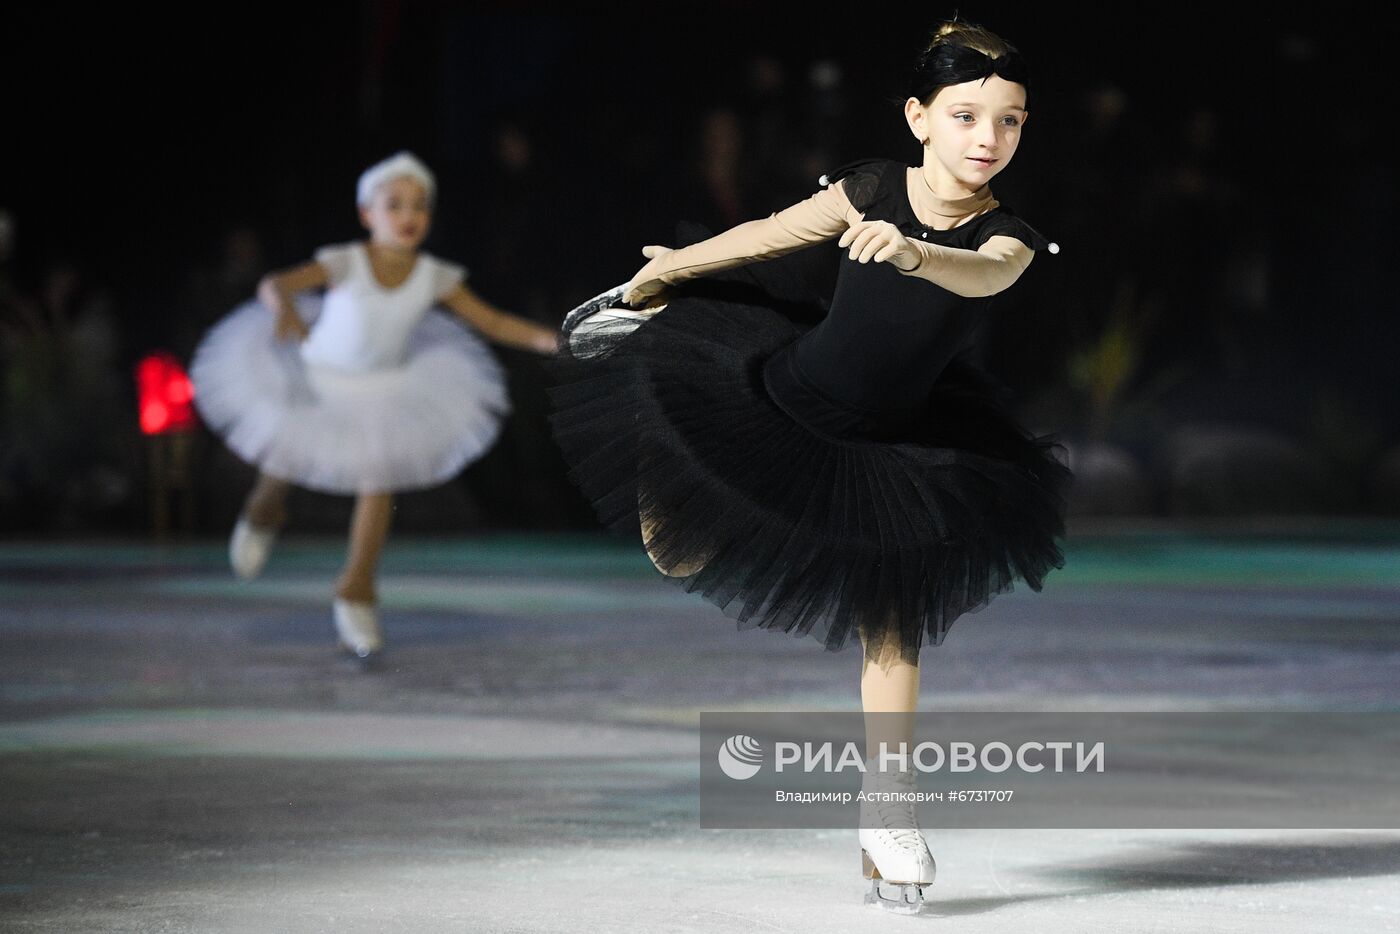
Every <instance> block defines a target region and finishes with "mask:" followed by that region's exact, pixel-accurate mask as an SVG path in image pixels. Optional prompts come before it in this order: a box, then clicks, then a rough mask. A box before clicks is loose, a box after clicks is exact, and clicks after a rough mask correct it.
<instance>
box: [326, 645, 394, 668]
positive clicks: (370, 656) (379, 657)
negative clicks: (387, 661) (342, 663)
mask: <svg viewBox="0 0 1400 934" xmlns="http://www.w3.org/2000/svg"><path fill="white" fill-rule="evenodd" d="M336 647H337V648H339V649H340V654H341V656H342V657H343V658H344V659H345V660H346V661H347V662H348V663H349V664H351V665H352V666H354V668H355V669H356V670H358V671H378V670H380V668H382V667H383V664H384V650H383V649H375V650H374V651H370V652H366V651H363V650H360V649H356V648H355V647H354V646H352V645H350V644H348V643H346V642H344V641H340V642H337V643H336Z"/></svg>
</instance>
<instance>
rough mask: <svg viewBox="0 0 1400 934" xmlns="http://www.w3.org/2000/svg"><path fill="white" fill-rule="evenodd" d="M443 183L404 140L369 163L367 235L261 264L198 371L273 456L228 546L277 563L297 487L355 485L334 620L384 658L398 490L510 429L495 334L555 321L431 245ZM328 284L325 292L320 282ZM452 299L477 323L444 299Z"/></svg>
mask: <svg viewBox="0 0 1400 934" xmlns="http://www.w3.org/2000/svg"><path fill="white" fill-rule="evenodd" d="M435 192H436V183H435V180H434V177H433V174H432V173H431V172H430V171H429V170H428V168H427V166H425V165H424V164H423V163H422V162H421V161H419V160H418V159H417V158H416V157H415V156H413V155H412V154H410V153H407V152H400V153H398V154H396V155H394V156H392V157H390V158H388V159H386V160H384V161H383V162H380V163H378V164H376V165H374V166H371V167H370V168H369V169H367V170H366V171H365V172H364V173H363V174H362V175H361V176H360V179H359V184H358V187H357V201H358V206H359V213H360V220H361V222H362V224H363V225H364V227H365V229H366V230H367V231H368V233H369V236H368V239H366V240H360V241H353V242H349V243H344V244H339V245H333V246H326V247H323V248H321V249H319V250H317V251H316V254H315V259H314V260H312V261H311V262H308V263H304V264H302V265H299V266H295V267H293V268H290V269H286V270H283V271H280V272H276V273H272V274H269V275H267V276H266V277H264V278H263V279H262V281H261V282H260V284H259V286H258V297H257V299H256V300H254V301H249V302H247V303H245V304H243V305H241V306H239V307H238V308H237V309H235V310H234V311H233V312H232V313H230V314H229V315H228V316H227V317H226V318H224V319H223V320H222V321H220V322H219V323H218V324H217V325H215V326H214V327H213V328H211V329H210V331H209V333H208V334H207V335H206V336H205V337H204V339H203V340H202V341H201V342H200V344H199V346H198V348H197V349H196V351H195V355H194V360H193V362H192V364H191V368H190V375H191V378H192V379H193V381H194V384H195V401H196V405H197V406H198V408H199V411H200V414H201V415H202V416H203V417H204V419H205V421H206V422H207V423H208V425H209V426H210V427H211V428H212V429H213V430H214V431H215V432H217V433H218V434H219V435H220V436H221V437H222V438H223V439H224V441H225V443H227V444H228V446H229V447H230V449H232V450H233V451H234V452H235V453H236V454H237V455H238V456H239V457H241V458H242V459H243V460H245V461H247V462H248V463H249V464H252V465H254V466H256V467H257V468H258V476H257V480H256V482H255V484H254V486H253V489H252V491H251V492H250V493H249V495H248V497H247V499H246V501H245V502H244V506H243V509H242V512H241V514H240V515H239V517H238V520H237V522H236V523H235V526H234V530H233V534H232V537H231V539H230V542H229V560H230V562H231V564H232V566H233V570H234V571H235V573H237V574H238V575H239V576H240V577H243V578H245V579H246V578H252V577H256V576H257V575H258V574H259V573H260V572H261V571H262V569H263V567H264V565H265V563H266V562H267V559H268V554H269V552H270V551H271V549H272V546H273V543H274V541H275V539H276V536H277V534H278V532H279V530H280V529H281V528H282V527H283V526H284V525H285V523H286V521H287V511H286V499H287V494H288V492H289V490H290V489H291V487H292V486H301V487H305V488H307V489H311V490H317V491H320V492H325V493H336V494H349V495H353V496H355V509H354V515H353V519H352V522H351V528H350V542H349V548H348V553H347V557H346V563H345V566H344V569H343V571H342V572H341V575H340V578H339V580H338V581H337V583H336V588H335V598H334V601H333V613H332V616H333V620H334V624H335V629H336V632H337V634H338V636H339V640H340V644H341V645H342V646H343V647H344V648H345V649H347V650H348V651H349V652H351V653H352V654H353V655H354V656H355V657H356V658H357V659H359V660H360V661H362V662H364V663H369V662H370V661H372V660H373V659H375V658H377V657H378V655H379V653H380V652H381V651H382V648H383V645H384V637H383V632H382V629H381V626H380V623H379V618H378V609H377V604H378V597H377V593H376V589H375V575H376V568H377V566H378V562H379V557H380V553H381V551H382V549H383V545H384V541H385V538H386V536H387V535H388V530H389V525H390V518H391V514H392V510H393V494H394V493H395V492H399V491H406V490H415V489H423V488H426V487H431V486H435V485H437V484H440V483H444V482H446V481H447V480H449V479H451V478H452V477H453V476H455V475H456V474H457V473H458V472H460V471H461V470H462V469H463V468H464V467H465V466H466V465H467V464H469V463H471V462H472V461H474V460H476V459H478V458H480V457H481V456H482V455H483V454H484V453H485V452H486V451H487V450H489V449H490V447H491V445H492V444H493V443H494V442H495V441H496V439H497V437H498V436H499V433H500V430H501V422H502V419H504V418H505V416H506V415H508V414H509V413H510V412H511V410H512V408H511V403H510V400H509V395H508V393H507V391H506V386H505V381H504V377H503V372H502V369H501V367H500V364H499V362H498V361H497V360H496V358H495V357H494V355H493V354H492V353H491V351H490V349H489V348H488V347H487V346H486V344H485V343H484V342H483V341H482V340H481V339H480V337H478V336H477V335H478V334H480V335H481V336H484V337H485V338H487V339H488V340H490V341H493V342H496V343H498V344H501V345H504V346H508V347H518V348H522V349H526V350H531V351H535V352H537V353H540V354H545V355H548V354H552V353H554V351H555V349H556V346H557V333H556V331H555V330H554V329H552V328H547V327H544V326H542V325H539V324H535V323H533V322H530V321H528V320H526V319H524V318H522V317H519V316H517V315H513V314H510V313H507V312H504V311H502V310H500V309H498V308H496V307H494V306H492V305H491V304H489V303H488V302H486V301H484V300H483V299H482V298H481V297H480V296H478V295H477V294H476V293H475V292H474V291H473V290H472V289H471V288H469V287H468V286H467V285H466V284H465V283H464V281H463V279H464V277H465V275H466V270H465V269H463V268H462V267H461V266H458V265H455V264H453V263H449V262H446V261H444V260H441V259H439V258H437V257H435V256H432V255H431V254H429V253H427V252H425V251H423V250H421V249H420V246H421V244H422V243H423V241H424V238H425V237H426V236H427V234H428V229H429V225H430V223H431V221H432V217H433V203H434V197H435ZM318 288H325V289H326V292H325V295H324V298H323V299H322V298H321V297H320V296H318V295H317V294H315V293H314V292H309V291H308V290H313V289H318ZM435 305H442V306H445V307H446V308H447V309H449V310H450V311H452V312H453V313H455V315H456V316H458V317H459V318H461V319H462V320H463V321H465V322H466V323H467V324H469V325H470V327H463V326H461V325H460V324H458V323H456V322H454V321H452V320H451V319H449V318H448V317H447V316H445V315H442V314H438V313H435V312H434V311H433V309H434V306H435Z"/></svg>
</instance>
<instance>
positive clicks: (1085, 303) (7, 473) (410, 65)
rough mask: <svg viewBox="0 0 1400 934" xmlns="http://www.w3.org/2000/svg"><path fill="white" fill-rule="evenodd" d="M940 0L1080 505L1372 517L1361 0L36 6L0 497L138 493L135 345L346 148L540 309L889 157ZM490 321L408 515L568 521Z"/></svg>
mask: <svg viewBox="0 0 1400 934" xmlns="http://www.w3.org/2000/svg"><path fill="white" fill-rule="evenodd" d="M1200 9H1205V8H1200ZM955 11H956V12H960V13H961V15H962V16H963V17H964V18H966V19H970V20H973V21H975V22H979V23H981V24H983V25H985V26H987V27H988V28H990V29H992V30H993V31H995V32H997V33H998V34H1000V35H1002V36H1003V37H1004V38H1005V39H1007V40H1008V41H1010V42H1012V43H1013V44H1015V45H1017V46H1018V47H1019V48H1020V49H1021V51H1022V52H1023V54H1024V55H1025V57H1026V58H1027V60H1028V62H1029V64H1030V67H1031V82H1032V83H1031V87H1030V93H1029V100H1028V108H1029V110H1030V112H1031V116H1030V119H1029V120H1028V122H1027V125H1026V131H1025V134H1024V137H1023V141H1022V144H1021V147H1020V149H1019V151H1018V153H1017V156H1016V158H1015V160H1014V162H1013V163H1012V164H1011V165H1010V166H1009V167H1008V168H1006V169H1005V170H1003V172H1002V173H1001V174H1000V175H998V176H997V177H996V179H995V180H994V182H993V189H994V191H995V192H996V195H997V197H998V198H999V200H1001V201H1002V202H1003V203H1005V204H1007V205H1009V206H1011V207H1013V208H1014V209H1015V210H1016V211H1017V212H1018V213H1019V214H1021V215H1022V216H1024V217H1025V218H1027V219H1028V220H1029V221H1030V222H1031V223H1032V224H1034V225H1035V226H1036V227H1037V228H1038V229H1040V230H1041V231H1042V232H1044V233H1045V234H1046V235H1047V236H1049V237H1050V239H1051V240H1054V241H1056V242H1057V243H1059V244H1060V246H1061V252H1060V253H1059V254H1058V255H1051V254H1047V253H1041V254H1040V255H1039V256H1038V257H1037V260H1036V262H1035V263H1034V264H1033V266H1032V267H1031V268H1030V270H1028V272H1027V273H1026V274H1025V276H1024V277H1023V279H1022V280H1021V281H1020V282H1018V283H1017V285H1016V287H1014V288H1013V289H1012V290H1010V291H1009V292H1008V293H1006V294H1005V295H1003V296H1002V298H1001V300H1000V302H999V305H998V306H997V308H996V310H995V313H994V315H993V316H992V317H991V318H990V319H989V320H988V322H987V324H986V328H985V331H984V334H983V335H982V347H983V353H984V359H985V362H986V363H987V365H988V366H989V367H991V368H992V369H994V370H995V371H996V372H997V373H998V374H999V375H1000V376H1001V377H1002V378H1003V379H1005V380H1006V381H1007V382H1008V383H1009V384H1010V385H1011V386H1012V387H1013V388H1014V389H1015V390H1016V391H1017V392H1018V394H1019V396H1018V397H1019V399H1020V403H1019V404H1020V405H1021V414H1022V415H1023V417H1024V419H1025V421H1026V423H1027V424H1028V426H1030V427H1032V428H1034V429H1036V430H1037V431H1041V432H1051V431H1053V432H1056V433H1058V434H1059V435H1061V436H1062V437H1063V438H1064V439H1065V440H1066V441H1067V442H1068V443H1069V447H1070V452H1071V455H1072V457H1073V458H1074V465H1075V467H1076V471H1077V473H1078V474H1079V475H1080V477H1081V483H1080V485H1079V487H1078V489H1077V492H1076V496H1077V500H1076V502H1075V503H1074V509H1075V510H1076V512H1078V513H1080V514H1104V513H1107V514H1128V515H1197V514H1232V513H1273V512H1317V513H1331V514H1338V513H1341V514H1357V515H1367V514H1378V513H1379V514H1396V513H1400V405H1397V402H1400V388H1398V387H1400V383H1398V382H1397V378H1396V360H1397V355H1398V354H1400V316H1397V309H1396V301H1395V299H1394V298H1393V297H1392V294H1393V292H1392V289H1393V286H1391V284H1390V282H1389V281H1388V273H1389V271H1390V268H1391V265H1392V262H1391V260H1392V257H1394V256H1395V255H1396V250H1395V248H1396V233H1395V231H1396V224H1395V203H1396V188H1395V172H1394V155H1393V153H1392V152H1390V151H1388V149H1387V147H1386V145H1385V143H1384V141H1385V140H1387V139H1388V138H1389V134H1390V132H1391V123H1392V107H1391V106H1390V104H1391V101H1390V98H1391V95H1392V90H1393V88H1392V85H1393V81H1391V80H1390V79H1389V77H1388V76H1387V75H1386V74H1385V73H1384V71H1385V65H1386V64H1387V56H1388V55H1389V54H1391V53H1390V50H1391V49H1393V48H1394V40H1395V38H1396V37H1395V35H1394V33H1393V31H1390V30H1388V29H1383V28H1382V27H1381V25H1380V24H1379V23H1377V22H1373V21H1370V20H1368V19H1366V18H1365V17H1364V16H1362V15H1360V13H1361V12H1362V8H1361V7H1359V6H1358V7H1355V8H1349V7H1344V6H1338V5H1330V6H1329V7H1327V8H1326V10H1325V11H1320V10H1318V9H1316V8H1311V9H1309V10H1307V11H1305V12H1301V13H1300V15H1297V16H1294V15H1290V13H1289V11H1288V9H1287V8H1285V7H1280V6H1277V5H1258V6H1250V5H1238V6H1233V5H1231V6H1225V7H1212V8H1210V11H1209V15H1208V16H1205V15H1202V14H1201V13H1200V12H1199V11H1198V10H1197V8H1195V7H1188V6H1185V5H1168V4H1141V3H1140V4H1133V5H1114V6H1104V7H1102V8H1099V7H1093V8H1090V7H1085V6H1079V7H1074V6H1068V5H1064V4H1045V3H1029V4H1024V5H1023V4H1008V3H996V4H991V3H986V4H961V5H944V4H936V3H920V4H878V5H857V6H848V7H840V8H837V7H830V8H828V7H822V6H817V5H778V4H769V5H760V4H739V3H706V4H703V5H700V4H696V5H691V4H666V5H653V6H649V7H644V8H637V9H636V10H631V11H626V10H623V9H621V8H616V7H612V8H609V7H604V6H601V5H598V6H589V5H577V4H574V5H567V6H566V5H558V6H550V5H543V4H451V3H430V2H417V3H414V2H400V3H394V2H383V0H380V2H373V0H362V2H357V3H338V4H322V5H288V6H283V7H276V8H274V7H270V6H269V7H259V6H257V5H241V4H240V5H223V4H210V5H205V6H202V7H199V8H196V7H193V6H191V7H189V8H188V11H187V13H186V14H184V15H182V16H175V17H172V16H170V15H158V14H157V13H156V12H155V11H154V10H144V11H143V10H141V9H138V8H135V7H132V6H127V5H108V6H106V7H105V8H100V9H93V8H90V7H86V6H73V7H66V6H63V5H45V6H42V7H38V6H35V5H28V4H27V5H25V6H24V7H23V8H21V9H19V10H18V11H17V12H13V11H12V12H7V13H6V14H5V16H6V20H7V24H6V30H5V32H6V44H7V45H9V46H10V47H11V49H10V51H9V53H8V54H6V55H4V56H3V57H0V58H2V59H3V60H0V69H3V72H2V73H0V74H2V75H3V77H2V78H0V80H2V81H3V88H4V98H3V118H4V125H5V127H6V133H5V134H4V137H5V142H4V143H3V145H2V146H0V151H3V154H4V155H3V158H4V167H5V170H4V172H3V173H0V212H3V214H4V217H5V220H3V221H0V228H3V229H2V230H0V264H2V265H0V315H3V318H2V319H0V320H3V331H0V339H3V345H0V352H2V353H3V358H0V359H2V360H3V366H4V368H5V369H4V382H3V385H2V386H0V391H3V393H4V397H3V406H4V407H3V410H0V418H3V421H0V533H15V534H35V533H49V532H52V533H72V532H84V531H141V530H145V529H148V528H149V527H150V526H151V523H152V521H153V520H152V516H153V511H152V510H153V506H154V504H155V500H156V499H157V498H159V497H161V496H165V495H167V494H165V493H159V492H153V487H152V485H151V463H152V461H151V457H152V451H151V449H150V447H149V444H148V443H147V442H146V441H145V440H143V439H142V438H141V437H140V435H139V433H138V432H137V430H136V420H135V411H136V409H135V390H134V383H133V380H132V376H131V374H132V367H133V366H134V365H135V362H136V361H137V360H138V359H139V358H140V357H141V356H142V355H143V354H145V353H147V352H150V351H152V350H157V349H166V350H170V351H172V352H174V353H175V354H176V355H177V356H179V357H180V358H181V359H182V360H184V361H186V362H187V361H188V359H189V356H190V354H191V352H192V351H193V349H194V346H195V344H196V342H197V341H198V339H199V337H200V335H201V334H202V333H203V332H204V330H206V329H207V328H208V327H209V326H210V325H212V324H213V323H214V322H215V321H217V320H218V319H219V317H220V316H222V315H223V314H225V313H227V312H228V311H229V310H230V309H231V308H232V307H233V306H234V305H236V304H238V303H239V302H241V301H243V300H245V299H246V298H248V297H250V296H251V293H252V289H253V287H254V285H255V283H256V281H257V279H258V278H259V277H260V276H261V275H262V274H263V273H265V272H267V271H268V270H270V269H275V268H278V267H281V266H286V265H289V264H292V263H296V262H301V261H304V260H305V259H307V258H309V257H310V256H311V254H312V252H313V251H314V250H315V248H316V247H318V246H320V245H322V244H326V243H332V242H339V241H343V240H346V239H350V238H353V237H356V236H358V235H359V233H360V231H359V228H358V224H357V221H356V217H355V212H354V195H353V192H354V185H355V179H356V177H357V175H358V174H359V172H360V171H362V170H363V169H364V168H365V167H366V166H367V165H369V164H370V163H372V162H374V161H377V160H378V159H381V158H383V157H384V156H386V155H388V154H390V153H391V152H393V151H395V150H398V149H401V148H408V149H411V150H413V151H414V152H416V153H417V154H418V155H420V156H421V157H422V158H424V159H425V161H427V162H428V164H429V165H430V166H432V167H433V168H434V170H435V171H436V173H437V175H438V181H439V191H440V196H439V204H438V213H437V216H436V221H435V229H434V231H433V233H432V235H431V236H430V239H429V242H428V244H427V249H429V250H430V251H432V252H434V253H437V254H439V255H441V256H444V257H446V258H448V259H451V260H454V261H457V262H461V263H464V264H465V265H467V266H468V267H469V268H470V269H471V272H472V283H473V285H474V286H475V288H476V289H477V290H478V291H479V292H481V293H482V294H483V295H484V296H486V297H487V298H488V299H490V300H492V301H493V302H495V303H497V304H499V305H501V306H503V307H505V308H507V309H509V310H512V311H515V312H517V313H519V314H523V315H527V316H529V317H531V318H534V319H536V320H539V321H542V322H545V323H548V324H552V325H557V324H558V323H559V322H560V321H561V320H562V318H563V316H564V314H565V313H566V312H567V311H568V309H569V308H571V307H573V305H574V304H576V303H578V302H579V301H581V300H583V299H585V298H588V297H589V296H591V295H593V294H595V293H597V292H599V291H601V290H602V289H604V288H607V287H609V286H612V285H615V284H617V283H619V282H622V281H624V280H625V279H627V278H628V277H629V276H630V275H631V274H632V273H633V272H634V271H635V270H636V269H637V268H638V267H639V266H640V264H641V262H642V259H641V256H640V252H639V250H640V247H641V246H642V245H643V244H645V243H652V242H661V243H665V242H669V241H670V238H671V233H672V231H673V229H674V224H675V222H676V220H678V219H681V218H689V219H694V220H698V221H701V222H704V223H706V224H708V225H710V226H711V227H712V228H716V229H721V228H723V227H725V226H728V225H730V224H732V223H737V222H739V221H741V220H745V219H748V218H751V217H758V216H763V215H766V214H768V213H770V212H771V211H773V210H776V209H779V208H781V207H784V206H786V205H787V204H790V203H792V202H793V201H796V200H799V199H801V198H803V197H805V196H807V195H808V194H810V193H811V192H812V191H814V190H815V189H816V187H817V186H816V178H817V176H818V175H820V174H821V172H822V171H824V170H825V169H828V168H832V167H834V166H836V165H839V164H841V163H843V162H846V161H849V160H851V159H854V158H859V157H864V156H887V157H893V158H905V159H908V160H911V161H912V160H915V159H917V158H918V151H917V146H916V145H915V144H914V143H913V141H912V140H911V139H910V137H909V135H908V132H907V130H906V128H905V127H904V125H903V119H902V116H901V115H900V112H899V105H900V102H902V100H903V96H904V93H903V90H904V89H903V86H902V83H901V79H902V77H903V74H904V68H905V65H906V64H907V62H908V61H909V60H910V58H911V56H912V54H913V53H914V52H915V51H916V50H917V48H918V46H919V44H920V42H921V41H923V40H925V39H926V37H927V34H928V32H929V30H930V29H931V28H932V27H933V26H934V24H936V22H937V21H938V20H939V19H940V18H943V17H946V16H949V15H952V14H953V13H954V12H955ZM727 154H732V156H733V158H732V159H730V158H728V155H727ZM717 165H728V166H730V169H729V171H727V172H723V171H711V172H708V173H707V172H705V171H703V169H704V168H705V167H707V166H708V167H711V168H712V169H713V167H715V166H717ZM499 353H500V356H501V358H502V360H503V361H504V362H506V364H507V365H508V366H509V368H510V372H511V389H512V394H513V397H514V399H515V403H516V414H515V415H514V416H512V420H511V422H510V424H509V425H508V427H507V429H506V431H505V433H504V434H503V436H502V439H501V442H500V444H499V445H498V446H497V447H496V448H495V449H493V450H492V452H491V453H490V454H489V455H487V456H486V457H485V458H483V459H482V460H481V461H479V462H477V463H476V464H474V465H472V466H471V467H469V468H468V469H467V471H466V472H464V473H463V474H462V475H461V476H460V477H459V478H458V479H457V480H455V481H454V482H453V483H451V484H448V485H447V486H446V487H444V488H443V489H441V490H438V491H433V492H430V493H420V494H410V495H408V496H405V497H403V498H402V500H401V511H400V518H398V519H396V523H397V524H398V525H399V526H404V527H416V528H420V529H444V530H450V529H456V530H460V529H464V528H465V529H470V528H588V527H591V526H592V515H591V513H590V512H589V511H588V509H587V507H586V504H584V503H583V502H582V501H581V500H580V499H579V498H578V496H577V494H576V493H575V492H574V491H573V489H572V488H571V487H570V486H569V485H568V484H567V482H566V481H565V479H564V477H563V465H562V463H561V462H560V461H559V460H558V458H557V455H556V454H555V452H554V450H553V448H552V446H551V444H550V442H549V439H548V435H547V433H546V431H545V422H544V411H545V408H544V406H545V400H544V393H543V375H542V371H541V370H540V368H539V365H538V361H537V359H536V358H533V357H532V356H531V355H529V354H526V353H523V352H517V351H512V350H508V349H501V350H500V351H499ZM193 457H194V462H193V464H194V468H193V469H194V474H195V485H194V489H193V490H192V494H191V496H190V497H189V498H188V499H186V500H184V501H183V503H184V505H183V508H177V509H176V510H175V512H174V514H173V518H172V521H173V522H174V523H175V524H176V525H177V526H179V527H181V528H186V529H190V530H194V531H199V532H222V531H224V530H226V528H227V526H228V524H229V523H231V522H232V519H233V516H234V515H235V513H236V511H237V508H238V505H239V502H240V501H241V498H242V496H243V495H244V493H245V492H246V488H247V485H248V483H249V482H250V480H251V477H252V471H251V469H250V468H247V467H246V465H243V464H241V463H238V462H237V461H236V460H235V459H233V458H232V456H231V455H230V454H229V453H228V452H227V451H226V450H225V449H224V448H223V446H222V445H221V444H220V443H219V442H218V440H217V438H214V437H213V436H211V435H208V433H207V432H200V433H199V437H198V438H197V443H196V446H195V448H194V449H193ZM348 502H349V501H348V500H345V501H343V502H341V501H340V500H338V499H337V498H334V497H319V496H315V495H312V494H302V496H301V500H300V503H299V512H298V513H297V518H296V520H295V521H296V522H297V523H298V524H300V525H301V526H302V527H303V528H315V527H317V526H325V527H339V526H340V523H342V522H343V519H344V517H345V515H347V514H348V512H347V511H348Z"/></svg>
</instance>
